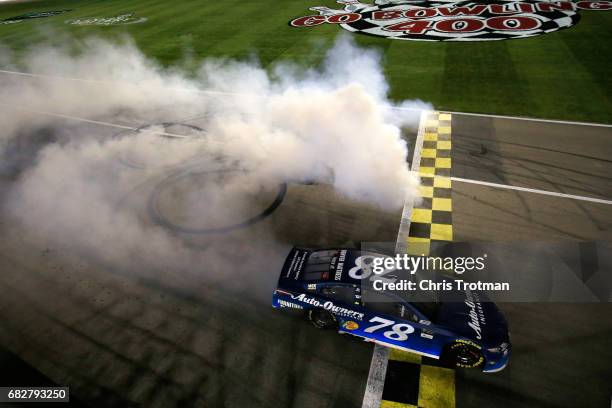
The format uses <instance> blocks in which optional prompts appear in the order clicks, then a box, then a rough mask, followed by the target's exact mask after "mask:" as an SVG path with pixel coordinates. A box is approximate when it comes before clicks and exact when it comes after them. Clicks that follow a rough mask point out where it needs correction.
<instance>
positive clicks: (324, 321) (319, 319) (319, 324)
mask: <svg viewBox="0 0 612 408" xmlns="http://www.w3.org/2000/svg"><path fill="white" fill-rule="evenodd" d="M308 320H309V321H310V323H312V324H313V326H314V327H316V328H318V329H333V328H337V327H338V322H336V318H335V317H334V315H333V314H331V313H329V312H328V311H326V310H321V309H310V310H309V311H308Z"/></svg>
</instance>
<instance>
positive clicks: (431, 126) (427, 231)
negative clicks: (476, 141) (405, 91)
mask: <svg viewBox="0 0 612 408" xmlns="http://www.w3.org/2000/svg"><path fill="white" fill-rule="evenodd" d="M451 130H452V129H451V115H450V114H449V113H439V112H433V113H430V114H429V115H428V117H427V119H426V122H425V127H424V134H423V148H422V150H421V161H420V166H419V177H420V178H421V187H420V189H421V191H420V192H421V197H422V201H421V203H420V204H417V205H415V206H414V208H413V210H412V217H411V219H410V233H409V235H408V254H410V255H421V254H425V255H428V254H429V248H430V244H431V243H432V242H437V241H452V240H453V222H452V221H453V220H452V210H453V206H452V199H451V187H452V184H451V179H450V177H451V165H452V159H451V147H452V142H451Z"/></svg>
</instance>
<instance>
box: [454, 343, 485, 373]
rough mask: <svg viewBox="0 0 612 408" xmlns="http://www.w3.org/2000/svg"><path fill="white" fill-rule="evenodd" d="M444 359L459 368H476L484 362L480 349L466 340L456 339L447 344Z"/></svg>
mask: <svg viewBox="0 0 612 408" xmlns="http://www.w3.org/2000/svg"><path fill="white" fill-rule="evenodd" d="M445 354H446V356H445V357H446V358H445V360H446V361H447V362H448V363H449V364H451V365H453V366H455V367H461V368H477V367H481V366H482V365H483V364H484V357H483V355H482V352H481V351H480V349H479V348H478V347H477V346H475V345H474V344H472V343H469V342H466V341H456V342H454V343H452V344H451V345H450V346H448V348H447V350H446V353H445Z"/></svg>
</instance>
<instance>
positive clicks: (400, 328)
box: [364, 316, 414, 341]
mask: <svg viewBox="0 0 612 408" xmlns="http://www.w3.org/2000/svg"><path fill="white" fill-rule="evenodd" d="M370 323H380V324H375V325H372V326H370V327H368V328H367V329H365V330H364V331H365V332H366V333H374V332H375V331H376V330H379V329H382V328H384V327H389V326H391V325H392V326H393V327H391V330H388V331H386V332H384V333H383V336H385V337H386V338H388V339H391V340H398V341H403V340H406V339H407V338H408V335H409V334H410V333H413V332H414V327H412V326H411V325H409V324H406V323H395V322H394V321H393V320H388V319H383V318H382V317H378V316H376V317H373V318H371V319H370Z"/></svg>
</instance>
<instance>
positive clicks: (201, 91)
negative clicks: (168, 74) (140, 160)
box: [0, 69, 612, 128]
mask: <svg viewBox="0 0 612 408" xmlns="http://www.w3.org/2000/svg"><path fill="white" fill-rule="evenodd" d="M0 74H7V75H20V76H26V77H32V78H49V79H62V80H65V81H80V82H90V83H100V84H112V83H120V84H121V85H132V86H136V85H137V84H132V83H130V82H113V81H101V80H96V79H84V78H70V77H63V76H55V75H45V74H33V73H29V72H19V71H9V70H2V69H0ZM169 89H172V90H175V91H183V92H199V93H206V94H213V95H250V96H257V95H254V94H241V93H237V92H224V91H212V90H203V89H189V88H169ZM391 109H395V110H419V111H420V110H421V109H417V108H403V107H391ZM442 112H448V113H451V114H455V115H463V116H478V117H484V118H499V119H509V120H522V121H527V122H543V123H557V124H561V125H577V126H595V127H605V128H610V127H612V124H608V123H594V122H576V121H569V120H556V119H540V118H530V117H526V116H505V115H492V114H487V113H472V112H457V111H442Z"/></svg>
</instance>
